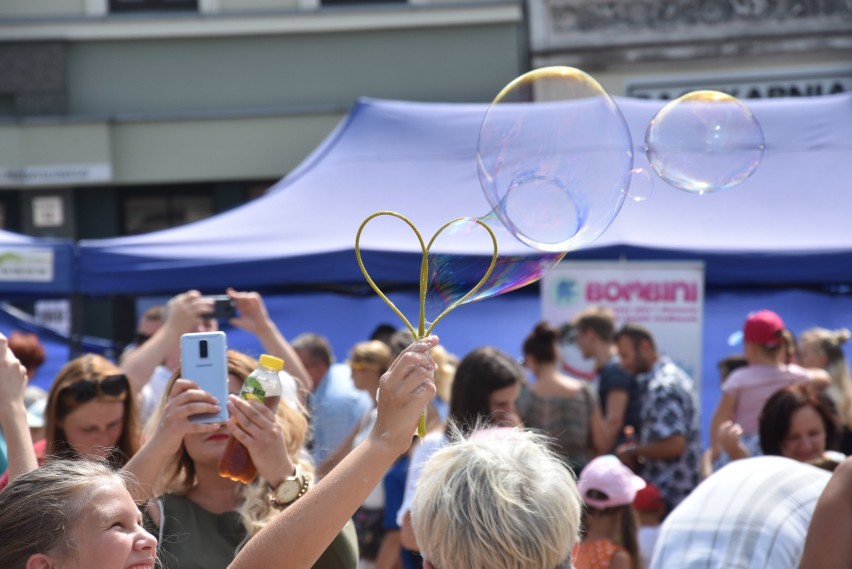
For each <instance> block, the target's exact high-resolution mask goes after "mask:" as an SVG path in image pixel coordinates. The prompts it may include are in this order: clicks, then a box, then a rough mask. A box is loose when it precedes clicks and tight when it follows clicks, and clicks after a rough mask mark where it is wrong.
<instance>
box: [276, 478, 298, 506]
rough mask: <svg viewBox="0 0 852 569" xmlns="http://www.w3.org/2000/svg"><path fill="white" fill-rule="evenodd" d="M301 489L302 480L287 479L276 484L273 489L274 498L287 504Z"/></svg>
mask: <svg viewBox="0 0 852 569" xmlns="http://www.w3.org/2000/svg"><path fill="white" fill-rule="evenodd" d="M301 489H302V482H301V480H299V479H298V478H296V479H295V480H291V479H287V480H285V481H284V482H282V483H281V484H279V485H278V488H277V489H276V490H275V500H276V501H278V502H281V503H282V504H289V503H290V502H292V501H293V500H295V499H296V498H297V497H298V496H299V491H300V490H301Z"/></svg>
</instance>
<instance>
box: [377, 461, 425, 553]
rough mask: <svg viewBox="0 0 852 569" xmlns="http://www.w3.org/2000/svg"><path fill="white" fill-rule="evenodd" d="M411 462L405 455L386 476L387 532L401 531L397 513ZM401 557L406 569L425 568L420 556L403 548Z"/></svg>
mask: <svg viewBox="0 0 852 569" xmlns="http://www.w3.org/2000/svg"><path fill="white" fill-rule="evenodd" d="M410 462H411V459H410V458H409V457H408V455H407V454H406V455H403V456H402V457H401V458H400V459H399V460H397V461H396V464H394V465H393V466H392V467H391V469H390V470H388V472H387V474H385V478H384V485H385V530H391V531H398V530H399V525H398V524H397V523H396V513H397V511H398V510H399V508H400V506H402V500H403V496H404V495H405V479H406V477H407V476H408V465H409V464H410ZM400 555H401V556H402V566H403V568H404V569H422V568H423V558H422V557H420V556H419V555H418V554H416V553H413V552H411V551H408V550H407V549H405V548H404V547H401V548H400Z"/></svg>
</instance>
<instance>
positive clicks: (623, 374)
mask: <svg viewBox="0 0 852 569" xmlns="http://www.w3.org/2000/svg"><path fill="white" fill-rule="evenodd" d="M598 376H599V378H600V379H599V380H600V382H601V384H602V385H606V386H607V387H609V388H616V389H622V388H626V387H627V386H629V385H630V382H631V378H630V374H629V373H627V370H625V369H624V368H623V367H621V364H619V363H618V360H616V359H611V360H610V361H608V362H607V363H606V364H604V366H603V367H602V368H601V371H600V373H599V374H598Z"/></svg>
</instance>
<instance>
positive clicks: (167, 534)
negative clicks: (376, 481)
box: [126, 350, 357, 569]
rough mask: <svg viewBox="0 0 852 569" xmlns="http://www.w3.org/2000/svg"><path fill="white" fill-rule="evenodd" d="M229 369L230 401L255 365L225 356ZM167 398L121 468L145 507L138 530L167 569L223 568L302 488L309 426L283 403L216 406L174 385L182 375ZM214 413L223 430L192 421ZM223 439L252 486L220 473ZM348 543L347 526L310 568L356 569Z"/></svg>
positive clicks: (307, 473) (181, 383) (352, 543)
mask: <svg viewBox="0 0 852 569" xmlns="http://www.w3.org/2000/svg"><path fill="white" fill-rule="evenodd" d="M227 367H228V383H229V392H230V393H232V394H237V393H239V391H240V388H241V386H242V384H243V382H244V381H245V378H246V377H248V375H249V374H250V373H251V372H252V370H254V369H255V368H256V367H257V362H256V361H255V360H253V359H252V358H250V357H248V356H246V355H244V354H241V353H239V352H235V351H233V350H231V351H229V352H228V357H227ZM166 394H167V395H166V396H165V397H164V399H163V400H162V401H161V403H160V405H159V407H158V408H157V410H156V411H155V412H154V415H153V417H152V418H151V421H150V422H149V423H148V426H147V429H146V431H147V432H148V434H150V438H149V439H148V440H147V441H146V443H145V445H144V446H143V447H142V448H141V449H140V451H139V453H137V455H136V456H135V457H134V459H133V460H131V461H130V462H129V463H128V464H127V466H126V470H128V471H130V472H132V473H133V474H135V475H136V477H137V478H138V479H139V482H140V487H139V488H140V492H139V493H140V494H141V495H137V496H135V498H136V499H137V500H144V499H147V500H148V503H147V505H146V507H145V508H144V512H143V513H144V514H145V517H146V526H147V527H148V528H149V530H150V531H151V532H152V533H154V535H157V536H158V537H159V542H160V546H159V558H160V561H161V563H162V566H163V567H164V568H165V569H175V568H180V569H192V568H198V569H202V568H203V569H217V568H222V569H224V568H225V567H227V566H228V564H230V563H231V562H232V561H233V559H234V557H235V556H236V554H237V552H238V551H239V550H240V549H241V547H242V546H243V544H244V543H245V542H246V541H247V540H248V539H249V538H251V537H252V536H253V535H254V534H255V533H257V532H258V531H259V530H260V529H261V528H263V527H264V526H265V525H266V524H267V523H268V522H269V521H270V520H271V519H272V518H273V517H275V516H276V515H277V514H279V513H280V512H281V511H282V510H283V509H284V508H286V507H287V506H288V505H289V504H290V503H292V502H293V501H295V499H296V498H297V497H299V496H301V494H303V493H304V491H305V490H306V489H307V487H308V486H309V485H310V483H311V481H312V478H313V476H312V474H313V467H312V465H311V463H310V461H309V459H307V458H306V457H307V454H306V453H305V452H304V449H303V446H302V445H303V442H304V438H305V433H306V431H307V420H306V419H305V417H304V415H302V414H301V413H299V412H298V411H296V410H294V409H293V408H292V407H291V406H290V405H287V404H286V403H285V402H282V404H280V405H278V408H277V411H272V410H270V409H268V408H267V407H265V406H264V405H262V404H260V403H256V402H249V401H245V400H243V399H240V398H238V397H230V398H229V401H227V402H219V401H216V400H215V398H214V397H213V396H212V395H210V394H209V393H207V392H206V391H203V390H201V389H199V388H198V386H197V384H195V383H194V382H193V381H191V380H190V379H180V370H178V371H177V372H176V373H175V375H174V376H173V377H172V379H171V381H170V382H169V384H168V385H167V387H166ZM220 405H227V410H228V412H229V414H230V419H228V421H227V422H226V423H212V424H208V423H198V422H193V421H192V420H190V417H192V416H193V415H198V414H208V413H209V414H215V413H217V412H218V411H219V410H220V409H221V407H220ZM229 434H233V435H234V437H235V438H236V439H237V440H239V441H240V442H242V443H243V444H244V445H245V446H246V448H247V449H248V451H249V454H250V455H251V458H252V460H253V462H254V465H255V467H256V468H257V472H258V476H257V477H256V478H255V480H254V481H253V482H251V483H250V484H246V485H243V484H240V483H239V482H235V481H233V480H231V479H228V478H222V477H221V476H220V475H219V461H220V459H221V458H222V455H223V453H224V452H225V446H226V444H227V441H228V436H229ZM291 490H295V492H294V493H292V494H290V491H291ZM288 500H289V501H288ZM356 543H357V542H356V539H355V531H354V528H353V527H352V525H351V524H348V525H347V526H346V527H344V529H343V531H341V532H340V534H339V535H338V536H337V538H336V539H334V541H333V542H332V543H331V545H330V546H329V548H328V549H327V550H326V553H325V554H323V556H322V557H320V559H319V561H318V562H317V564H316V565H314V566H315V567H323V568H325V567H328V568H341V569H342V568H348V569H354V568H355V567H356V566H357V545H356Z"/></svg>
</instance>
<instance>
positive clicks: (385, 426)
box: [229, 336, 438, 569]
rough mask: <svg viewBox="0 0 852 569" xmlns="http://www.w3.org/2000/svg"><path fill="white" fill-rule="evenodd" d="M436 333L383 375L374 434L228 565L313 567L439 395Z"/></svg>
mask: <svg viewBox="0 0 852 569" xmlns="http://www.w3.org/2000/svg"><path fill="white" fill-rule="evenodd" d="M437 343H438V339H437V338H436V337H434V336H432V337H429V338H426V339H425V340H421V341H419V342H415V343H414V344H412V345H411V346H409V347H408V348H406V350H405V351H404V352H403V353H402V354H400V356H399V357H398V358H397V359H396V360H395V361H394V362H393V364H391V367H390V369H389V370H388V371H387V373H385V375H383V376H382V382H381V387H380V389H379V397H378V418H377V419H376V424H375V426H374V427H373V430H372V432H371V433H370V436H369V437H368V438H367V439H366V440H365V441H364V442H363V443H361V444H360V445H358V447H356V448H355V449H354V450H353V451H352V452H351V453H349V455H348V456H347V457H346V458H344V459H343V460H342V461H341V462H340V464H339V465H338V466H337V467H336V468H335V469H334V470H332V471H331V472H330V473H329V474H328V476H326V477H325V478H323V479H322V480H321V481H320V482H319V483H318V484H317V485H316V486H315V487H314V488H312V489H311V490H309V491H308V493H307V494H305V496H303V497H302V498H300V499H299V500H297V501H296V502H294V503H293V504H292V505H290V506H289V507H287V509H286V510H284V511H283V512H282V513H281V514H279V515H278V516H277V517H276V518H275V519H273V520H272V521H271V522H270V523H269V524H268V525H267V526H266V527H265V528H264V529H262V530H261V531H260V532H258V534H257V535H255V536H254V537H253V538H252V539H251V540H249V542H248V543H246V545H245V547H243V549H242V550H241V551H240V552H239V554H238V555H237V557H236V559H234V562H233V563H232V564H231V565H230V566H229V569H254V568H255V567H269V568H275V569H280V568H286V569H308V568H310V567H311V566H312V565H313V564H314V562H316V560H317V559H319V557H320V555H321V554H322V552H323V551H325V549H326V548H327V547H328V545H329V544H330V543H331V542H332V540H334V538H335V537H336V536H337V534H338V533H339V532H340V529H341V528H342V527H343V526H344V525H345V524H346V522H347V521H349V519H350V518H351V517H352V515H353V514H354V513H355V510H357V509H358V507H359V506H360V505H361V504H362V503H363V501H364V499H365V498H366V497H367V495H368V494H369V493H370V492H371V491H372V489H373V488H374V487H375V485H376V484H378V483H379V482H380V481H381V479H382V476H384V474H385V472H386V471H387V470H388V468H390V467H391V465H393V463H394V461H395V460H396V459H397V458H398V457H399V456H400V455H401V454H402V453H404V452H405V451H406V450H408V447H409V446H410V444H411V437H412V434H413V433H415V432H416V430H417V421H418V419H419V417H420V413H421V412H422V411H423V408H424V407H425V406H426V405H427V404H428V403H429V401H431V400H432V398H433V397H434V396H435V384H434V382H433V379H434V373H435V364H434V362H433V361H432V358H431V356H430V355H429V350H430V349H431V348H433V347H434V346H435V345H437Z"/></svg>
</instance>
